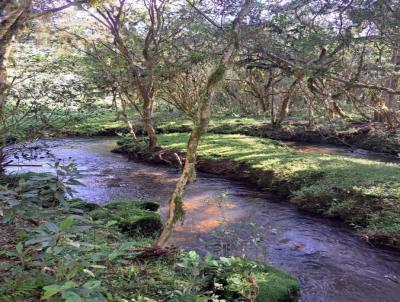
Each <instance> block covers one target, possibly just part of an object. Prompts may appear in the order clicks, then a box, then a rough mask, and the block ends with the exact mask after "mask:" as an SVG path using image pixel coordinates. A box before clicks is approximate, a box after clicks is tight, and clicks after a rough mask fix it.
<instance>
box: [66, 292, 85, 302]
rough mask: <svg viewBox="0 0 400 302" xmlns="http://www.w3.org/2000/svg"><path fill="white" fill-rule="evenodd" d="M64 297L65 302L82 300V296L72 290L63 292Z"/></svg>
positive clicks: (80, 301) (79, 301)
mask: <svg viewBox="0 0 400 302" xmlns="http://www.w3.org/2000/svg"><path fill="white" fill-rule="evenodd" d="M62 298H63V299H65V302H82V301H83V300H82V298H81V297H80V296H79V295H78V294H77V293H75V292H74V291H72V290H66V291H65V292H63V294H62Z"/></svg>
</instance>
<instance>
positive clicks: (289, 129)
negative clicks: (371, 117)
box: [8, 109, 400, 154]
mask: <svg viewBox="0 0 400 302" xmlns="http://www.w3.org/2000/svg"><path fill="white" fill-rule="evenodd" d="M128 115H129V117H130V119H131V121H132V123H133V124H134V128H135V130H136V132H137V134H142V133H143V129H142V123H141V119H140V117H139V115H138V114H137V113H135V112H129V113H128ZM45 120H47V123H43V122H42V121H41V120H39V121H38V120H37V119H34V118H29V117H26V118H25V119H23V122H21V123H17V124H13V123H12V122H11V121H10V123H9V124H10V125H9V127H8V129H9V140H10V141H16V140H17V141H18V140H24V139H27V138H32V137H36V136H38V137H43V136H96V135H116V134H117V133H124V132H127V129H126V125H125V123H124V122H123V121H122V120H120V119H118V118H117V117H116V114H115V112H113V111H111V110H106V109H102V110H100V109H98V110H96V111H94V112H89V111H83V112H78V111H76V112H69V113H66V112H63V111H57V112H55V113H54V112H53V113H52V116H51V117H48V118H46V119H45ZM153 120H154V126H155V128H156V130H157V132H158V133H170V132H188V131H189V130H190V127H191V125H192V123H191V121H190V120H189V119H187V118H185V117H183V116H182V115H180V114H178V113H176V112H167V111H160V112H155V113H154V117H153ZM32 129H34V133H32V131H33V130H32ZM209 132H211V133H217V134H243V135H249V136H255V137H263V138H271V139H277V140H287V141H299V142H307V143H329V144H335V145H345V146H352V147H354V148H363V149H366V150H371V151H376V152H386V153H392V154H398V153H400V130H391V131H388V130H387V129H385V128H384V127H383V126H382V124H379V123H375V124H374V123H347V122H340V123H336V124H326V125H319V126H318V125H317V126H315V127H313V128H312V129H310V128H309V127H308V126H307V122H305V121H301V120H291V119H289V120H288V121H286V122H284V123H283V125H282V127H280V128H276V127H273V126H271V124H270V123H269V122H268V120H266V118H265V117H263V116H234V115H226V114H214V115H213V118H212V120H211V121H210V125H209ZM27 135H28V137H26V136H27Z"/></svg>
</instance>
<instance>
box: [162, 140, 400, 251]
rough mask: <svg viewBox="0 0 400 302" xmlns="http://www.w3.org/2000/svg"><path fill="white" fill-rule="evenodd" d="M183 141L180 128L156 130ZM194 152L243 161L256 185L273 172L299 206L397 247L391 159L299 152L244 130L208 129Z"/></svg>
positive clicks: (171, 145)
mask: <svg viewBox="0 0 400 302" xmlns="http://www.w3.org/2000/svg"><path fill="white" fill-rule="evenodd" d="M186 140H187V134H185V133H171V134H164V135H159V141H160V143H161V144H162V146H164V147H165V148H168V149H174V150H184V149H185V144H186ZM198 152H199V155H200V156H201V157H202V158H203V159H210V160H232V161H234V162H239V163H244V164H246V165H247V166H248V168H249V171H243V170H242V172H241V173H242V175H243V178H245V175H246V173H247V172H248V173H247V174H248V175H249V177H248V179H249V180H250V181H252V182H253V183H258V184H259V185H261V186H263V185H265V178H268V177H269V176H270V175H271V171H273V180H272V189H275V190H278V191H280V192H286V193H289V194H290V195H291V200H292V202H294V203H296V204H298V205H300V206H301V207H302V208H305V209H309V210H312V211H314V212H318V213H321V214H323V215H326V216H330V217H340V218H342V219H344V220H345V221H347V222H349V223H351V224H354V225H355V226H357V227H360V228H361V230H362V232H363V233H364V234H366V235H367V236H369V237H370V238H371V239H374V237H376V238H379V239H382V238H381V237H382V236H384V237H386V239H385V240H384V241H383V243H386V244H390V245H393V246H400V242H399V241H398V238H397V236H398V234H399V232H400V203H399V199H400V183H399V182H398V180H399V179H400V167H399V166H398V165H396V164H387V163H380V162H374V161H370V160H364V159H356V158H349V157H344V156H339V155H324V154H309V153H308V154H307V153H301V152H297V151H294V150H293V149H291V148H289V147H286V146H283V145H281V144H280V143H279V142H277V141H274V140H270V139H261V138H254V137H249V136H243V135H221V134H207V135H205V136H204V138H203V140H202V142H201V144H200V146H199V150H198ZM227 165H229V163H227ZM262 172H264V173H262ZM382 240H383V239H382Z"/></svg>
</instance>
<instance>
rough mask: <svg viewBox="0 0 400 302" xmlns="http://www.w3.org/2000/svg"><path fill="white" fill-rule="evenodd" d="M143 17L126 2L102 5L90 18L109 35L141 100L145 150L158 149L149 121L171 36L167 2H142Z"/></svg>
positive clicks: (132, 5) (154, 133) (155, 0)
mask: <svg viewBox="0 0 400 302" xmlns="http://www.w3.org/2000/svg"><path fill="white" fill-rule="evenodd" d="M143 3H144V7H145V14H144V16H143V15H141V14H139V13H136V12H134V9H135V8H134V3H132V2H129V1H126V0H118V1H112V3H110V4H102V5H100V6H99V7H97V9H96V11H95V12H90V11H89V13H90V14H91V16H92V17H93V18H95V19H96V20H97V21H99V22H100V24H102V25H103V26H104V28H106V29H107V31H108V33H109V34H110V35H111V36H112V43H113V45H114V47H115V48H116V49H117V50H118V52H119V55H120V56H121V57H122V58H123V59H124V60H125V62H126V65H127V68H128V72H129V76H130V78H131V79H130V83H131V85H132V86H133V87H135V89H136V92H137V94H138V95H139V98H140V100H141V109H140V110H139V113H140V115H141V118H142V121H143V127H144V129H145V130H146V132H147V135H148V138H149V144H148V147H149V149H150V150H154V149H155V148H156V147H157V136H156V132H155V130H154V126H153V122H152V113H153V108H154V101H155V94H156V91H157V69H158V68H160V63H161V55H162V51H163V45H165V43H168V42H169V39H170V38H172V37H173V36H172V35H171V32H168V26H169V25H170V23H168V22H167V21H166V20H167V8H168V7H167V6H168V4H169V3H170V0H145V1H144V2H143Z"/></svg>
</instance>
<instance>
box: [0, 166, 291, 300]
mask: <svg viewBox="0 0 400 302" xmlns="http://www.w3.org/2000/svg"><path fill="white" fill-rule="evenodd" d="M59 172H61V171H59ZM64 172H65V171H64ZM58 175H61V174H60V173H58ZM63 175H64V174H63ZM58 177H59V176H53V175H50V174H44V173H40V174H37V173H28V174H22V175H19V176H13V177H12V179H9V178H3V179H2V180H0V185H1V187H2V189H3V190H2V194H1V196H0V209H1V210H2V215H1V216H2V221H0V230H1V232H0V242H1V243H2V244H5V245H2V249H1V251H0V301H1V302H17V301H18V302H23V301H42V300H46V301H100V302H101V301H111V302H112V301H128V300H129V301H138V302H144V301H147V302H158V301H160V302H161V301H169V302H173V301H176V302H184V301H188V302H192V301H199V302H206V301H210V299H211V298H213V301H239V300H240V301H257V302H278V301H293V302H294V301H298V296H299V282H298V280H297V279H296V278H295V277H292V276H291V275H289V274H287V273H284V272H282V271H280V270H277V269H275V268H273V267H271V266H269V265H267V264H265V263H262V262H259V261H251V260H246V259H243V258H235V257H229V258H224V257H212V256H205V257H201V256H199V255H198V254H196V253H195V252H181V251H179V250H177V249H174V248H169V249H159V248H156V249H154V248H152V247H151V246H152V244H153V240H154V236H155V235H156V234H157V233H158V232H159V230H160V228H161V222H160V216H159V214H158V213H157V212H155V211H156V210H157V209H158V204H157V203H155V202H146V201H120V202H113V203H109V204H107V205H104V206H99V205H97V204H93V203H87V202H86V201H81V200H65V199H64V194H63V193H65V191H63V188H64V184H62V183H61V182H60V179H59V178H58ZM15 180H17V181H15ZM7 238H13V240H12V241H10V240H8V239H7Z"/></svg>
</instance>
